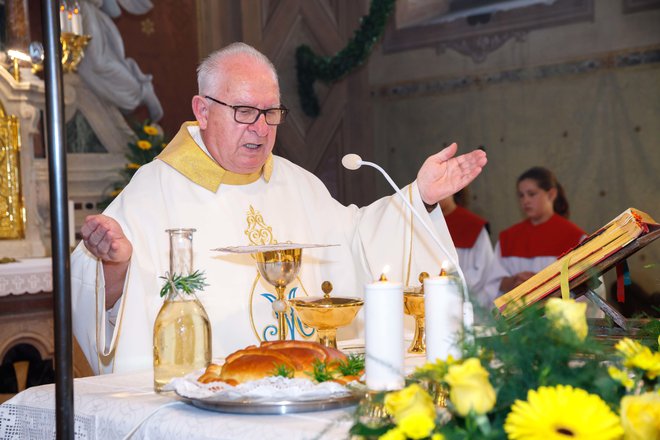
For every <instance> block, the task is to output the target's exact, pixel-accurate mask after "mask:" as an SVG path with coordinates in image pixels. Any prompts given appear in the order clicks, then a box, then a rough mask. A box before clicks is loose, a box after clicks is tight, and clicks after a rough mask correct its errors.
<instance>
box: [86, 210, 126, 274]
mask: <svg viewBox="0 0 660 440" xmlns="http://www.w3.org/2000/svg"><path fill="white" fill-rule="evenodd" d="M80 234H81V235H82V238H83V242H84V243H85V247H86V248H87V250H88V251H90V252H91V253H92V254H93V255H94V256H95V257H96V258H98V259H100V260H101V261H103V262H109V263H126V262H128V260H130V259H131V255H132V254H133V245H132V244H131V242H130V241H129V240H128V238H126V236H125V235H124V231H123V230H122V228H121V226H120V225H119V223H117V221H116V220H115V219H113V218H112V217H108V216H107V215H103V214H99V215H90V216H87V218H86V219H85V223H84V224H83V225H82V228H80Z"/></svg>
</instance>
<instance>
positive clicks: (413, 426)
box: [397, 408, 435, 439]
mask: <svg viewBox="0 0 660 440" xmlns="http://www.w3.org/2000/svg"><path fill="white" fill-rule="evenodd" d="M397 426H398V427H399V429H401V432H403V433H404V434H405V435H406V436H408V437H409V438H412V439H421V438H426V437H428V436H429V435H430V434H431V431H433V428H435V413H433V414H432V415H431V414H429V413H428V412H427V411H423V410H422V409H421V408H420V409H419V410H418V411H410V412H409V413H408V414H407V415H406V416H404V417H401V419H400V420H399V422H398V423H397Z"/></svg>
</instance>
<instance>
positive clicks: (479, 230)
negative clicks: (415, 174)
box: [440, 189, 494, 309]
mask: <svg viewBox="0 0 660 440" xmlns="http://www.w3.org/2000/svg"><path fill="white" fill-rule="evenodd" d="M465 197H466V190H465V189H464V190H461V191H459V192H458V193H456V194H455V195H454V196H449V197H447V198H445V199H442V200H441V201H440V208H441V209H442V214H443V215H444V217H445V222H446V223H447V228H448V229H449V235H451V238H452V240H453V241H454V246H455V247H456V252H457V253H458V262H459V264H460V265H461V269H463V273H464V274H465V279H466V281H467V285H468V289H469V292H470V295H471V297H472V301H473V302H476V303H478V304H480V305H481V306H482V307H483V308H485V309H490V308H492V307H493V303H492V299H493V298H489V297H488V296H487V295H486V293H485V292H484V287H485V285H486V278H487V276H488V273H489V267H490V265H491V263H492V261H493V256H494V254H493V245H492V244H491V242H490V235H489V231H488V221H486V220H485V219H483V218H481V217H479V216H478V215H477V214H475V213H473V212H471V211H469V210H468V209H467V208H465V207H464V205H465V201H464V199H465Z"/></svg>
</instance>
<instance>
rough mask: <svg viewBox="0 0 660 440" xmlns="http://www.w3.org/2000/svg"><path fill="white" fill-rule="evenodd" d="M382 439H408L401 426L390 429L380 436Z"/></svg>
mask: <svg viewBox="0 0 660 440" xmlns="http://www.w3.org/2000/svg"><path fill="white" fill-rule="evenodd" d="M379 439H380V440H406V435H405V434H404V433H403V432H401V430H400V429H399V428H394V429H390V430H389V431H387V432H386V433H385V434H383V435H381V436H380V437H379Z"/></svg>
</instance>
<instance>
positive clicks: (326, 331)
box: [289, 296, 364, 348]
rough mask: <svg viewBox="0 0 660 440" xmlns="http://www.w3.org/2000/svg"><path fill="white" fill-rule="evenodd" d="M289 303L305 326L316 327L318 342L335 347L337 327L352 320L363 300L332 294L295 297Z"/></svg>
mask: <svg viewBox="0 0 660 440" xmlns="http://www.w3.org/2000/svg"><path fill="white" fill-rule="evenodd" d="M289 303H290V304H291V307H293V308H294V310H295V311H296V313H297V314H298V316H299V317H300V319H301V320H302V322H303V323H305V325H306V326H308V327H313V328H315V329H316V331H317V333H318V335H319V343H321V344H323V345H325V346H326V347H332V348H337V328H339V327H344V326H346V325H348V324H350V323H351V321H353V319H354V318H355V315H357V312H358V311H359V310H360V307H362V305H363V304H364V300H361V299H359V298H342V297H337V296H333V297H310V298H297V299H292V300H290V301H289Z"/></svg>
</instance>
